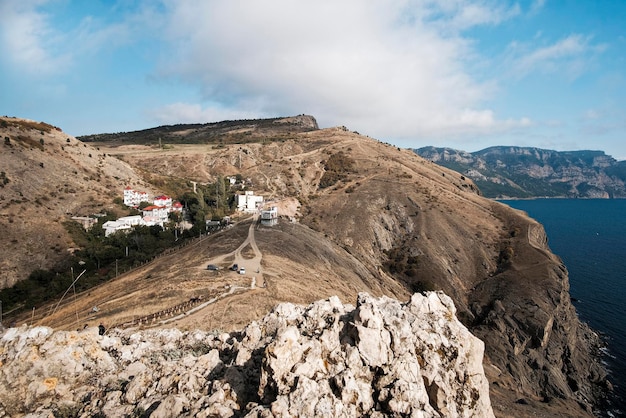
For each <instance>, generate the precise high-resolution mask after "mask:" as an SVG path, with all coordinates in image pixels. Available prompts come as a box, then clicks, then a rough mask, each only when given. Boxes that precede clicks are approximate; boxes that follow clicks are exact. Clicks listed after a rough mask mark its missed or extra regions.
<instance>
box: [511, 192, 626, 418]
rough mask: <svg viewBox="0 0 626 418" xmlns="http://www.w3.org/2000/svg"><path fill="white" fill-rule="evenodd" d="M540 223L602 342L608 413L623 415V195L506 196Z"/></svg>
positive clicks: (576, 302) (579, 309) (625, 287)
mask: <svg viewBox="0 0 626 418" xmlns="http://www.w3.org/2000/svg"><path fill="white" fill-rule="evenodd" d="M501 202H503V203H506V204H507V205H509V206H511V207H513V208H515V209H521V210H523V211H525V212H526V213H527V214H528V215H529V216H530V217H532V218H534V219H535V220H537V221H539V222H540V223H541V224H543V226H544V228H545V230H546V233H547V235H548V245H549V246H550V249H551V250H552V252H553V253H555V254H556V255H558V256H559V257H561V259H562V260H563V262H564V263H565V266H566V267H567V270H568V271H569V280H570V294H571V297H572V300H573V302H574V306H575V307H576V311H577V312H578V316H579V318H580V319H581V320H582V321H584V322H587V323H588V324H589V325H590V326H591V328H592V329H594V330H595V331H596V332H598V333H599V334H600V335H601V336H602V338H603V340H604V342H605V344H606V350H604V358H603V359H602V360H603V361H604V363H605V365H606V367H607V369H608V371H609V379H610V381H611V383H612V384H613V386H614V393H613V396H612V399H611V405H610V407H609V408H608V410H607V411H605V413H606V416H614V417H623V416H626V315H625V311H626V199H534V200H505V201H501Z"/></svg>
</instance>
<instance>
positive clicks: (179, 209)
mask: <svg viewBox="0 0 626 418" xmlns="http://www.w3.org/2000/svg"><path fill="white" fill-rule="evenodd" d="M172 211H173V212H182V211H183V204H182V203H180V202H178V201H176V202H174V203H172Z"/></svg>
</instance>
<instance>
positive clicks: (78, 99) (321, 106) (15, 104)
mask: <svg viewBox="0 0 626 418" xmlns="http://www.w3.org/2000/svg"><path fill="white" fill-rule="evenodd" d="M625 60H626V1H623V0H615V1H611V0H595V1H591V0H589V1H587V0H524V1H522V0H520V1H510V0H342V1H337V0H314V1H313V0H310V1H305V0H263V1H259V0H238V1H233V0H119V1H115V0H0V114H2V115H8V116H16V117H23V118H28V119H34V120H37V121H44V122H47V123H50V124H53V125H55V126H58V127H60V128H61V129H63V131H65V132H67V133H69V134H71V135H74V136H79V135H86V134H93V133H112V132H125V131H133V130H139V129H147V128H152V127H156V126H160V125H168V124H177V123H206V122H217V121H221V120H232V119H250V118H266V117H279V116H292V115H298V114H309V115H313V116H314V117H315V118H316V119H317V121H318V124H319V125H320V127H322V128H326V127H332V126H346V127H347V128H348V129H350V130H353V131H357V132H359V133H361V134H363V135H368V136H370V137H373V138H376V139H378V140H381V141H384V142H388V143H392V144H394V145H397V146H399V147H403V148H419V147H422V146H429V145H433V146H437V147H451V148H455V149H460V150H465V151H477V150H480V149H483V148H486V147H489V146H494V145H517V146H528V147H538V148H546V149H555V150H580V149H595V150H602V151H605V152H606V153H607V154H609V155H612V156H613V157H614V158H616V159H618V160H625V159H626V135H625V132H626V62H625Z"/></svg>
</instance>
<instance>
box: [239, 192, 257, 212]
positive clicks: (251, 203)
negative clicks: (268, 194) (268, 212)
mask: <svg viewBox="0 0 626 418" xmlns="http://www.w3.org/2000/svg"><path fill="white" fill-rule="evenodd" d="M236 196H237V210H238V211H240V212H254V211H256V210H257V209H258V208H259V207H260V206H261V205H262V204H263V196H256V195H255V194H254V192H253V191H252V190H247V191H245V192H244V194H238V195H236Z"/></svg>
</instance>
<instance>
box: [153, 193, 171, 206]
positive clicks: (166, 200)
mask: <svg viewBox="0 0 626 418" xmlns="http://www.w3.org/2000/svg"><path fill="white" fill-rule="evenodd" d="M153 203H154V206H165V207H167V208H171V207H172V198H171V197H169V196H166V195H164V194H163V195H161V196H157V197H155V198H154V202H153Z"/></svg>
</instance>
